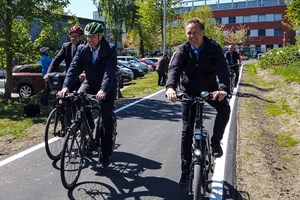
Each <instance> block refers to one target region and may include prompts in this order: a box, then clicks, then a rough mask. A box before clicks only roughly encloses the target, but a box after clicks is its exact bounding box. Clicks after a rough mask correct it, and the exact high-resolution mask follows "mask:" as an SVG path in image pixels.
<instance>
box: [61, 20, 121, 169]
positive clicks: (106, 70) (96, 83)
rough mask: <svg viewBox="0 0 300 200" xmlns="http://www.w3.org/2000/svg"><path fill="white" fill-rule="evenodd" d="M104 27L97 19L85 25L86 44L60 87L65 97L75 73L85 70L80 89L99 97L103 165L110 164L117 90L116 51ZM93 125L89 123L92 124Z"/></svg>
mask: <svg viewBox="0 0 300 200" xmlns="http://www.w3.org/2000/svg"><path fill="white" fill-rule="evenodd" d="M103 32H104V27H103V25H102V24H100V23H96V22H92V23H89V24H87V25H86V27H85V28H84V34H85V35H86V37H87V44H85V45H80V46H79V47H78V50H77V53H76V55H75V57H74V58H73V60H72V63H71V65H70V67H69V69H68V71H67V75H66V78H65V81H64V84H63V89H62V90H61V91H60V92H59V95H60V96H61V97H64V96H65V95H66V94H67V93H68V92H69V91H70V89H69V88H70V87H71V86H72V84H73V83H74V81H75V79H76V77H78V75H79V74H80V73H82V71H83V70H84V71H85V74H86V79H85V80H84V81H83V83H82V84H81V86H80V88H79V90H78V91H79V92H85V93H89V94H96V98H97V99H98V100H101V111H102V113H101V115H102V119H103V126H104V129H105V134H104V137H103V140H102V141H103V142H102V143H101V145H102V153H103V162H102V165H103V166H104V167H107V166H108V165H109V164H110V160H111V153H112V145H113V141H112V132H113V123H112V121H113V118H112V114H113V108H114V102H115V99H116V94H117V79H116V73H117V52H116V49H115V47H110V45H109V43H108V41H107V40H106V39H105V38H104V37H103ZM91 125H92V124H91Z"/></svg>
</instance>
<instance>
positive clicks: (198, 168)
mask: <svg viewBox="0 0 300 200" xmlns="http://www.w3.org/2000/svg"><path fill="white" fill-rule="evenodd" d="M203 173H204V165H203V163H202V164H201V163H195V165H194V179H193V200H201V199H203V198H204V196H205V184H204V182H205V180H203V179H204V177H205V176H203V175H204V174H203Z"/></svg>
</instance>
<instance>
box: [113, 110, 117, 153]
mask: <svg viewBox="0 0 300 200" xmlns="http://www.w3.org/2000/svg"><path fill="white" fill-rule="evenodd" d="M113 123H114V127H113V133H112V137H113V144H112V151H113V150H114V149H115V145H116V138H117V117H116V115H115V113H113Z"/></svg>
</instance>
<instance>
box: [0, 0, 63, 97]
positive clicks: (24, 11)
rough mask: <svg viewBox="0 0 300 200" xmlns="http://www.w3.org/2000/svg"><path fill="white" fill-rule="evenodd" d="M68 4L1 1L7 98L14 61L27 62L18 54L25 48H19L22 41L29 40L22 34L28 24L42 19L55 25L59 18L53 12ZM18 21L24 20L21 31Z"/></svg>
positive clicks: (1, 46) (0, 46) (0, 42)
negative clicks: (36, 19)
mask: <svg viewBox="0 0 300 200" xmlns="http://www.w3.org/2000/svg"><path fill="white" fill-rule="evenodd" d="M68 4H69V0H43V1H41V0H26V1H12V0H7V1H0V13H1V15H0V23H1V26H0V49H1V50H2V49H3V51H4V52H5V56H3V57H2V59H5V68H6V70H7V71H6V72H7V73H6V74H7V84H6V85H5V97H7V98H10V96H11V91H12V88H11V85H12V84H11V82H12V80H11V77H12V66H13V60H14V59H15V58H17V60H18V59H19V60H26V57H25V58H24V57H23V56H21V55H20V54H18V53H19V50H20V49H22V48H23V47H21V48H20V47H19V46H20V45H21V44H20V41H24V40H28V37H27V36H26V34H25V35H23V36H22V35H21V34H22V33H24V30H25V29H26V28H28V26H29V25H28V24H31V23H32V22H35V18H40V19H42V20H43V21H44V22H45V23H47V24H51V23H54V22H55V20H56V19H57V18H58V16H57V15H55V14H53V13H52V12H53V11H57V12H59V10H61V8H63V7H65V6H67V5H68ZM16 19H22V20H24V21H23V24H24V27H22V28H21V31H20V30H18V29H15V28H16V27H20V25H19V24H18V22H17V21H16ZM18 37H20V38H21V40H17V39H16V38H18ZM27 44H28V43H27V42H25V45H24V48H27V47H28V48H30V46H27ZM24 48H23V49H24ZM27 52H28V53H31V49H29V50H27ZM33 57H34V56H33ZM2 63H3V61H2Z"/></svg>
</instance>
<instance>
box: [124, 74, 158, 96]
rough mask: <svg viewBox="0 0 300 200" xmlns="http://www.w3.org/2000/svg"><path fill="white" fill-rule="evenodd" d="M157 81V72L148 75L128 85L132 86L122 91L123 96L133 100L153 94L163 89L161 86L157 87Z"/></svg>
mask: <svg viewBox="0 0 300 200" xmlns="http://www.w3.org/2000/svg"><path fill="white" fill-rule="evenodd" d="M157 79H158V76H157V73H156V72H151V73H148V74H146V75H145V76H144V77H142V78H139V79H137V80H133V81H131V82H130V83H128V84H130V87H128V88H125V89H124V90H123V91H122V95H123V97H124V98H133V97H143V96H145V95H147V94H151V93H153V92H155V91H157V90H158V89H159V88H161V87H160V86H157Z"/></svg>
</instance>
